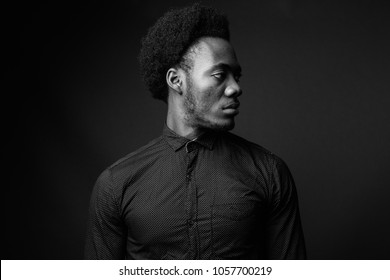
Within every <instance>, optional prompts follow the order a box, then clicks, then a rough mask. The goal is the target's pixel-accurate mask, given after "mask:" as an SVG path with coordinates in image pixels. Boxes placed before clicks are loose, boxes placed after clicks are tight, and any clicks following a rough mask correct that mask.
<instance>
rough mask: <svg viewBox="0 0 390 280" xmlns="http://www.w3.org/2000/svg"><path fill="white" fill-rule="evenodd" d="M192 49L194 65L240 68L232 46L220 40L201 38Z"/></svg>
mask: <svg viewBox="0 0 390 280" xmlns="http://www.w3.org/2000/svg"><path fill="white" fill-rule="evenodd" d="M194 47H195V50H194V62H195V63H202V64H204V63H207V64H209V65H220V64H225V65H230V66H231V67H240V66H239V64H238V61H237V57H236V54H235V52H234V49H233V47H232V45H231V44H230V43H229V42H228V41H226V40H224V39H222V38H216V37H203V38H201V39H199V40H198V42H197V44H196V46H194Z"/></svg>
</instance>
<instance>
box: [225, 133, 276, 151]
mask: <svg viewBox="0 0 390 280" xmlns="http://www.w3.org/2000/svg"><path fill="white" fill-rule="evenodd" d="M224 140H225V141H228V142H229V144H231V145H233V146H235V148H239V149H244V150H248V151H251V152H256V153H260V154H264V155H270V156H275V155H274V153H272V152H271V151H270V150H268V149H266V148H264V147H263V146H261V145H259V144H257V143H255V142H252V141H249V140H247V139H245V138H243V137H241V136H238V135H237V134H234V133H232V132H227V133H225V135H224Z"/></svg>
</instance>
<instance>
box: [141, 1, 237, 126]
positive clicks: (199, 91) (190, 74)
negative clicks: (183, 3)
mask: <svg viewBox="0 0 390 280" xmlns="http://www.w3.org/2000/svg"><path fill="white" fill-rule="evenodd" d="M229 39H230V35H229V28H228V20H227V18H226V17H225V16H224V15H222V14H219V13H218V12H217V11H216V10H214V9H212V8H208V7H203V6H200V5H199V4H195V5H193V6H191V7H186V8H183V9H178V10H171V11H170V12H168V13H166V14H165V15H164V16H163V17H162V18H160V19H159V20H158V21H157V23H156V24H155V25H154V26H153V27H151V28H150V29H149V32H148V34H147V36H146V37H145V38H144V39H143V41H142V48H141V53H140V63H141V73H142V75H143V78H144V81H145V83H146V85H147V87H148V88H149V90H150V91H151V93H152V95H153V97H155V98H157V99H161V100H163V101H165V102H168V98H170V99H169V100H172V98H174V100H175V104H176V105H177V104H179V105H178V107H179V110H180V114H179V115H180V118H181V119H182V121H184V122H185V123H186V125H189V126H192V127H200V128H212V129H224V130H226V129H232V128H233V127H234V116H235V115H236V114H237V113H238V111H237V106H238V104H239V103H238V100H237V97H238V96H239V95H240V94H241V89H240V87H239V85H238V79H239V77H240V75H241V68H240V66H239V64H238V61H237V58H236V55H235V53H234V50H233V47H232V46H231V45H230V43H229ZM177 100H179V101H177Z"/></svg>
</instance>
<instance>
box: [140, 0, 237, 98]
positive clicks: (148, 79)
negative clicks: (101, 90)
mask: <svg viewBox="0 0 390 280" xmlns="http://www.w3.org/2000/svg"><path fill="white" fill-rule="evenodd" d="M204 36H209V37H219V38H223V39H225V40H227V41H229V40H230V32H229V21H228V19H227V17H226V16H225V15H223V14H221V13H219V12H217V11H216V10H215V9H214V8H210V7H205V6H201V5H200V4H199V3H195V4H193V5H192V6H189V7H185V8H181V9H173V10H170V11H168V12H167V13H166V14H164V16H162V17H161V18H159V19H158V20H157V22H156V23H155V24H154V25H153V26H152V27H151V28H150V29H149V31H148V33H147V35H146V36H145V37H144V38H143V39H142V46H141V51H140V54H139V62H140V66H141V67H140V68H141V76H142V78H143V80H144V82H145V84H146V86H147V88H148V89H149V90H150V92H151V93H152V96H153V97H154V98H156V99H161V100H163V101H164V102H167V96H168V87H167V83H166V80H165V76H166V73H167V71H168V70H169V68H171V67H173V66H175V65H181V66H183V65H186V66H188V63H187V62H186V61H185V58H184V56H185V54H186V52H187V50H188V49H189V47H190V46H191V45H192V44H194V43H195V42H196V41H197V40H198V39H199V38H200V37H204ZM187 68H188V67H187Z"/></svg>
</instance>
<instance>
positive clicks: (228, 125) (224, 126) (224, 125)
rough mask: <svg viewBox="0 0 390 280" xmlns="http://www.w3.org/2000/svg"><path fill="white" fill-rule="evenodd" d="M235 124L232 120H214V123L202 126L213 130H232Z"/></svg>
mask: <svg viewBox="0 0 390 280" xmlns="http://www.w3.org/2000/svg"><path fill="white" fill-rule="evenodd" d="M234 126H235V122H234V120H233V119H232V120H230V121H228V122H215V123H208V125H205V127H204V128H207V129H210V130H215V131H229V130H232V129H233V128H234Z"/></svg>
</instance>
